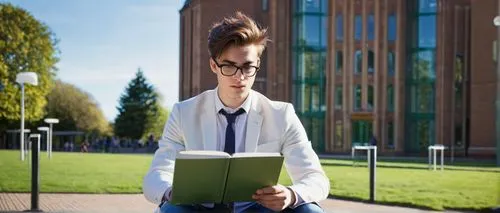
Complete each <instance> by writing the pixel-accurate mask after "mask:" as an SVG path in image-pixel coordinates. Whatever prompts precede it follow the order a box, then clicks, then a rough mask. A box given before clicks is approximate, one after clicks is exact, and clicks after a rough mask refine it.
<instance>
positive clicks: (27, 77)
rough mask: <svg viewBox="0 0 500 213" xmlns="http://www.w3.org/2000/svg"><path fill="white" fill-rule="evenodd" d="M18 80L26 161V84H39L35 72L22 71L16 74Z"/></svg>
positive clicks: (22, 144)
mask: <svg viewBox="0 0 500 213" xmlns="http://www.w3.org/2000/svg"><path fill="white" fill-rule="evenodd" d="M16 82H17V83H18V84H20V85H21V160H22V161H24V84H31V85H34V86H36V85H38V76H37V75H36V73H34V72H21V73H19V74H17V75H16Z"/></svg>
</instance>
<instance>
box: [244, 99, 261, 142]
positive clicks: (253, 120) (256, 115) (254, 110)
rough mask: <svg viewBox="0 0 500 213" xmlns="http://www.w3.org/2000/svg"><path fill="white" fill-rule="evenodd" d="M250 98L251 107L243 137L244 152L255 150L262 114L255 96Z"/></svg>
mask: <svg viewBox="0 0 500 213" xmlns="http://www.w3.org/2000/svg"><path fill="white" fill-rule="evenodd" d="M252 95H254V97H253V98H252V107H251V108H250V112H249V113H248V120H247V132H246V138H245V152H255V151H257V143H258V141H259V135H260V129H261V127H262V119H263V117H262V115H260V108H259V107H258V103H257V101H258V100H257V97H255V94H252Z"/></svg>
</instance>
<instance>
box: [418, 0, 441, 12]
mask: <svg viewBox="0 0 500 213" xmlns="http://www.w3.org/2000/svg"><path fill="white" fill-rule="evenodd" d="M436 9H437V2H436V0H420V1H419V12H420V13H435V12H436Z"/></svg>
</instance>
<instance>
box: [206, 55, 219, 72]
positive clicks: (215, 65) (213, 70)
mask: <svg viewBox="0 0 500 213" xmlns="http://www.w3.org/2000/svg"><path fill="white" fill-rule="evenodd" d="M208 63H209V64H210V70H212V72H213V73H215V74H217V70H218V68H219V67H217V64H215V62H214V59H213V58H210V59H208Z"/></svg>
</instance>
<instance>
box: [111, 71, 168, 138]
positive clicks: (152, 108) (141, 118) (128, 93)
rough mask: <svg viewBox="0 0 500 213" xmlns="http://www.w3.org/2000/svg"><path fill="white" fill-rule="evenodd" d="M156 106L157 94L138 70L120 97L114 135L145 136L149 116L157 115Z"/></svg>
mask: <svg viewBox="0 0 500 213" xmlns="http://www.w3.org/2000/svg"><path fill="white" fill-rule="evenodd" d="M157 106H158V94H157V93H156V91H155V89H154V87H153V86H152V85H151V84H149V83H148V82H147V79H146V77H145V76H144V74H143V72H142V70H141V69H140V68H139V69H138V70H137V72H136V75H135V78H134V79H132V80H131V81H130V82H129V84H128V85H127V87H126V88H125V92H124V94H122V96H121V97H120V101H119V106H118V107H117V109H118V116H117V117H116V119H115V126H114V130H115V135H117V136H120V137H127V138H131V139H140V138H141V137H142V136H143V135H144V134H145V130H146V127H147V123H148V118H149V116H151V115H155V114H156V113H158V112H157V110H158V108H157Z"/></svg>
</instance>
